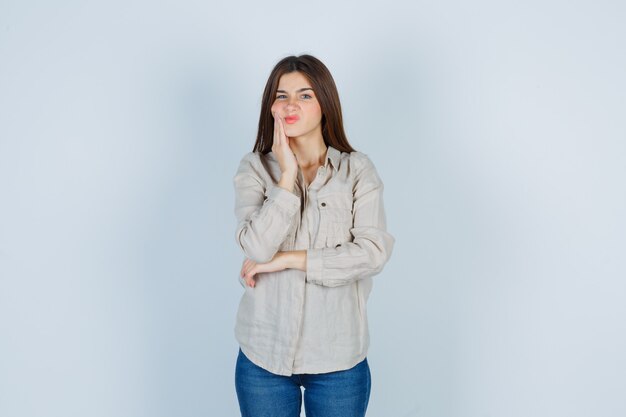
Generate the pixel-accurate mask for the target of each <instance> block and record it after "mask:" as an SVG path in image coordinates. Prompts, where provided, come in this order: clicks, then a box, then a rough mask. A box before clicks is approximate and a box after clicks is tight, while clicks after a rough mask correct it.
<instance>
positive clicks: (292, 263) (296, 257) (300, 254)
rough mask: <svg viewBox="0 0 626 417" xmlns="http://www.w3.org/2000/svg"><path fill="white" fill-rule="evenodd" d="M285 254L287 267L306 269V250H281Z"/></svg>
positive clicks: (284, 261) (284, 262)
mask: <svg viewBox="0 0 626 417" xmlns="http://www.w3.org/2000/svg"><path fill="white" fill-rule="evenodd" d="M280 253H281V256H283V265H284V266H285V269H299V270H301V271H306V250H292V251H284V252H280Z"/></svg>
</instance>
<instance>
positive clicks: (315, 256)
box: [305, 248, 324, 285]
mask: <svg viewBox="0 0 626 417" xmlns="http://www.w3.org/2000/svg"><path fill="white" fill-rule="evenodd" d="M323 252H324V248H319V249H307V251H306V277H305V281H306V282H310V283H311V284H317V285H322V269H323V268H322V267H323V263H324V262H323Z"/></svg>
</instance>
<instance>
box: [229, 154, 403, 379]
mask: <svg viewBox="0 0 626 417" xmlns="http://www.w3.org/2000/svg"><path fill="white" fill-rule="evenodd" d="M280 178H281V172H280V166H279V164H278V160H277V159H276V157H275V155H274V153H273V152H269V153H268V154H266V155H263V154H261V153H260V152H249V153H248V154H246V155H245V156H244V157H243V158H242V160H241V162H240V165H239V168H238V169H237V172H236V174H235V176H234V178H233V182H234V186H235V215H236V217H237V222H238V225H237V231H236V234H235V237H236V241H237V243H238V244H239V246H240V247H241V249H242V251H243V253H244V255H245V256H246V257H248V258H250V259H252V260H254V261H256V262H258V263H265V262H269V261H270V260H271V259H272V258H273V257H274V255H275V254H276V252H278V251H291V250H306V251H307V262H306V271H301V270H299V269H285V270H283V271H278V272H269V273H259V274H257V275H256V276H255V277H256V285H255V287H249V286H247V285H245V281H244V280H243V278H241V277H239V282H240V283H241V285H242V286H243V288H244V289H245V291H244V293H243V295H242V297H241V301H240V304H239V309H238V312H237V319H236V324H235V337H236V339H237V341H238V342H239V345H240V347H241V350H242V352H243V353H244V354H245V355H246V356H247V357H248V358H249V359H250V360H251V361H252V362H253V363H255V364H257V365H258V366H260V367H262V368H264V369H266V370H268V371H270V372H272V373H275V374H279V375H287V376H289V375H291V374H301V373H310V374H316V373H325V372H331V371H338V370H343V369H349V368H351V367H353V366H354V365H356V364H357V363H359V362H360V361H361V360H363V359H364V358H365V357H366V355H367V350H368V347H369V331H368V324H367V313H366V302H367V299H368V296H369V293H370V291H371V289H372V277H373V276H374V275H376V274H378V273H380V272H381V271H382V269H383V266H384V265H385V263H386V262H387V260H388V259H389V257H390V256H391V252H392V249H393V246H394V242H395V239H394V237H393V236H392V235H391V234H389V233H388V232H387V230H386V219H385V210H384V206H383V183H382V181H381V179H380V177H379V176H378V173H377V171H376V168H375V167H374V164H373V163H372V162H371V160H370V159H369V157H368V156H367V155H366V154H364V153H361V152H358V151H357V152H351V153H348V152H340V151H339V150H337V149H335V148H333V147H332V146H328V150H327V152H326V160H325V163H324V166H321V167H319V169H318V172H317V176H316V177H315V179H314V180H313V181H312V182H311V184H309V185H308V187H307V186H305V181H304V178H303V175H302V170H300V169H298V177H297V179H296V187H295V190H294V192H290V191H288V190H286V189H284V188H281V187H279V186H278V185H277V184H278V181H279V180H280Z"/></svg>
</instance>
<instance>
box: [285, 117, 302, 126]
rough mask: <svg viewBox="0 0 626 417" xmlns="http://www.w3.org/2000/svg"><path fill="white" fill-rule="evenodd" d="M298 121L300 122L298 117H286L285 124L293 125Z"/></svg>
mask: <svg viewBox="0 0 626 417" xmlns="http://www.w3.org/2000/svg"><path fill="white" fill-rule="evenodd" d="M298 120H300V118H299V117H298V116H287V117H285V123H288V124H293V123H295V122H297V121H298Z"/></svg>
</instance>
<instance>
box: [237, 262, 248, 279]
mask: <svg viewBox="0 0 626 417" xmlns="http://www.w3.org/2000/svg"><path fill="white" fill-rule="evenodd" d="M249 263H250V259H248V258H246V259H244V260H243V263H242V264H241V271H240V272H239V273H240V274H241V276H242V277H243V276H244V273H245V272H246V269H247V266H248V264H249Z"/></svg>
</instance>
